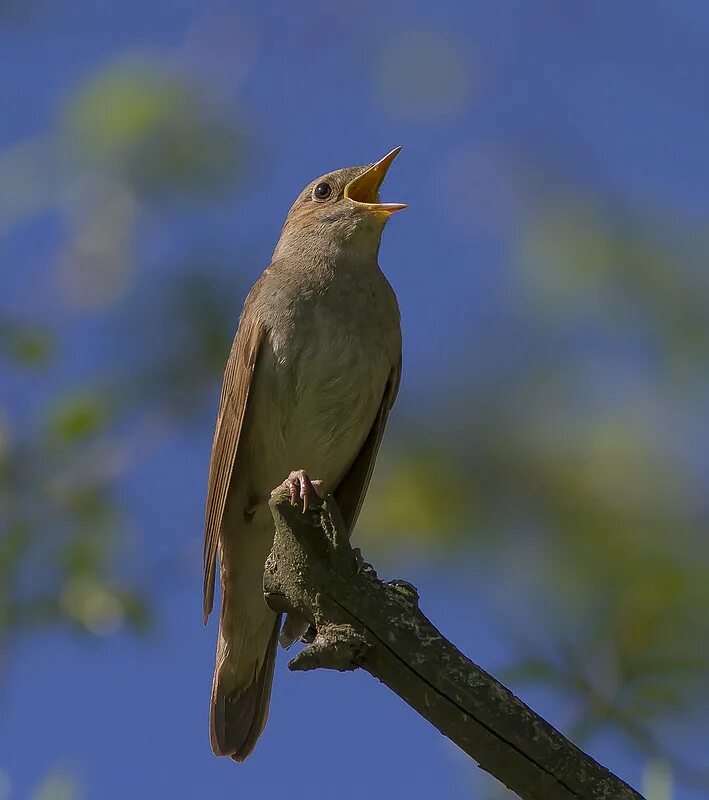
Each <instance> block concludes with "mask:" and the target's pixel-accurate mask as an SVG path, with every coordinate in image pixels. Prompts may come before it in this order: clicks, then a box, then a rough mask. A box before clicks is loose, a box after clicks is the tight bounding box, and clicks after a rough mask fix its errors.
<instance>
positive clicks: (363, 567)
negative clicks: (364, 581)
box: [352, 547, 377, 578]
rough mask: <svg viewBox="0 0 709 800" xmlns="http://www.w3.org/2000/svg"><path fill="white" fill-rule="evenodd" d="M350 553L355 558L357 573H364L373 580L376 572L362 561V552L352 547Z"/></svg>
mask: <svg viewBox="0 0 709 800" xmlns="http://www.w3.org/2000/svg"><path fill="white" fill-rule="evenodd" d="M352 553H353V555H354V557H355V562H356V564H357V573H358V574H359V573H360V572H366V573H368V574H369V575H371V576H372V577H373V578H376V577H377V573H376V570H375V569H374V567H373V566H372V565H371V564H368V563H367V562H366V561H365V560H364V556H363V555H362V551H361V550H360V549H359V547H353V548H352Z"/></svg>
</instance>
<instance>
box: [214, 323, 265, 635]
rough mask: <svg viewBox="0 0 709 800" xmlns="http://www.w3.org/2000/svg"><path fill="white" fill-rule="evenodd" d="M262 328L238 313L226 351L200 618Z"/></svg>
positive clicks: (218, 415) (262, 333)
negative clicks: (236, 328) (238, 321)
mask: <svg viewBox="0 0 709 800" xmlns="http://www.w3.org/2000/svg"><path fill="white" fill-rule="evenodd" d="M264 333H265V328H264V326H263V324H262V323H261V322H259V321H258V319H257V318H256V315H254V314H247V313H246V311H245V313H244V314H242V318H241V322H240V323H239V329H238V331H237V332H236V337H235V339H234V344H233V345H232V348H231V353H230V354H229V360H228V361H227V365H226V370H225V372H224V383H223V384H222V394H221V398H220V400H219V412H218V414H217V424H216V428H215V431H214V441H213V442H212V456H211V460H210V462H209V483H208V485H207V507H206V511H205V530H204V606H203V610H204V621H205V623H206V622H207V619H208V617H209V614H210V612H211V610H212V606H213V604H214V573H215V568H216V561H217V545H218V542H219V531H220V528H221V525H222V518H223V517H224V509H225V508H226V501H227V495H228V494H229V486H230V483H231V476H232V472H233V470H234V462H235V461H236V454H237V450H238V447H239V439H240V437H241V431H242V426H243V422H244V417H245V415H246V406H247V403H248V400H249V392H250V389H251V382H252V378H253V375H254V370H255V368H256V361H257V359H258V355H259V350H260V348H261V343H262V342H263V337H264Z"/></svg>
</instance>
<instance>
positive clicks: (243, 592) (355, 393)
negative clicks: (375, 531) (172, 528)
mask: <svg viewBox="0 0 709 800" xmlns="http://www.w3.org/2000/svg"><path fill="white" fill-rule="evenodd" d="M399 150H400V148H396V149H395V150H392V151H391V152H390V153H389V154H388V155H386V156H384V158H382V159H381V160H380V161H377V162H376V163H375V164H370V165H367V166H363V167H349V168H346V169H340V170H337V171H336V172H331V173H328V174H327V175H323V176H322V177H321V178H318V179H317V180H315V181H313V182H312V183H310V184H309V185H308V186H306V187H305V189H304V190H303V191H302V192H301V194H300V195H299V197H298V199H297V200H296V201H295V203H294V204H293V206H292V208H291V210H290V212H289V213H288V216H287V218H286V221H285V224H284V226H283V230H282V231H281V236H280V239H279V241H278V245H277V246H276V249H275V251H274V253H273V257H272V260H271V265H270V266H269V267H268V269H266V270H265V271H264V273H263V274H262V275H261V277H260V278H259V280H258V281H257V282H256V284H255V285H254V286H253V288H252V289H251V291H250V292H249V295H248V297H247V298H246V302H245V303H244V308H243V311H242V313H241V319H240V321H239V328H238V330H237V332H236V337H235V339H234V343H233V345H232V348H231V353H230V355H229V360H228V362H227V365H226V371H225V374H224V383H223V386H222V393H221V399H220V403H219V412H218V414H217V423H216V430H215V433H214V442H213V444H212V456H211V462H210V465H209V485H208V489H207V507H206V523H205V539H204V620H205V623H206V621H207V618H208V617H209V614H210V612H211V610H212V606H213V602H214V581H215V568H216V560H217V554H218V555H219V563H220V576H221V601H222V605H221V615H220V618H219V635H218V640H217V659H216V668H215V672H214V682H213V685H212V700H211V714H210V728H211V744H212V750H213V751H214V753H215V754H216V755H220V756H231V758H233V759H234V760H235V761H243V760H244V759H245V758H246V757H247V756H248V755H249V753H251V751H252V750H253V748H254V745H255V744H256V740H257V739H258V737H259V736H260V734H261V732H262V731H263V728H264V725H265V724H266V718H267V716H268V706H269V700H270V695H271V684H272V682H273V668H274V663H275V657H276V646H277V643H278V640H279V632H280V640H281V643H282V644H283V645H284V646H288V645H289V644H290V643H291V642H293V641H294V640H295V639H296V638H298V637H299V636H300V635H301V634H302V633H303V631H304V628H305V625H304V624H303V622H302V621H301V620H297V619H296V620H293V619H290V618H289V619H287V620H286V623H285V625H284V627H283V631H282V632H281V631H280V626H281V619H280V615H277V614H275V613H274V612H273V611H271V610H270V609H269V608H268V606H267V605H266V603H265V601H264V597H263V586H262V581H263V570H264V562H265V561H266V557H267V556H268V553H269V551H270V548H271V545H272V543H273V519H272V517H271V515H270V513H269V509H268V505H267V502H266V501H267V500H268V497H269V495H270V491H271V489H272V488H273V487H274V486H276V484H278V482H279V481H281V480H283V476H284V475H286V474H288V473H289V472H290V471H291V470H293V469H294V468H295V467H298V468H299V469H298V470H297V471H295V472H290V475H289V477H288V479H287V480H286V484H287V485H288V487H289V488H290V490H291V497H293V498H295V497H297V495H300V498H301V499H302V502H303V504H304V508H306V507H307V506H308V504H310V503H311V502H312V501H313V500H314V499H315V498H314V497H313V494H314V492H315V489H314V487H313V484H312V483H311V481H310V479H309V477H308V475H313V476H314V477H316V478H318V479H320V481H321V482H322V483H321V485H318V486H317V491H318V493H320V494H322V493H329V492H332V493H333V494H334V496H335V499H336V501H337V503H338V505H339V507H340V510H341V512H342V516H343V519H344V521H345V524H346V525H347V526H348V530H349V531H350V532H351V531H352V528H353V526H354V524H355V521H356V519H357V515H358V513H359V510H360V507H361V505H362V501H363V499H364V495H365V493H366V491H367V486H368V484H369V480H370V478H371V475H372V470H373V468H374V461H375V459H376V456H377V451H378V450H379V444H380V442H381V438H382V433H383V431H384V427H385V425H386V421H387V417H388V415H389V409H390V408H391V406H392V404H393V403H394V400H395V398H396V394H397V390H398V387H399V376H400V373H401V329H400V324H399V307H398V304H397V301H396V296H395V294H394V291H393V290H392V288H391V286H390V285H389V282H388V281H387V279H386V278H385V276H384V274H383V273H382V271H381V269H380V268H379V264H378V260H377V258H378V254H379V243H380V240H381V235H382V231H383V230H384V225H385V224H386V221H387V219H388V218H389V216H390V215H391V214H392V213H393V212H395V211H399V210H400V209H402V208H405V207H406V206H405V205H403V204H402V203H380V202H379V189H380V187H381V184H382V181H383V180H384V176H385V175H386V173H387V170H388V169H389V167H390V165H391V163H392V161H393V160H394V158H395V157H396V155H397V154H398V152H399Z"/></svg>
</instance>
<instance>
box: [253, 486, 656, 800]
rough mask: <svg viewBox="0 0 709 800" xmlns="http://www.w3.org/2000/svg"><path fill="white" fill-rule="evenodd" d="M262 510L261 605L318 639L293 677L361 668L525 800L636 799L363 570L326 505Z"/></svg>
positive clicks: (407, 592) (392, 586)
mask: <svg viewBox="0 0 709 800" xmlns="http://www.w3.org/2000/svg"><path fill="white" fill-rule="evenodd" d="M270 508H271V513H272V514H273V519H274V521H275V524H276V534H275V538H274V543H273V549H272V551H271V554H270V555H269V557H268V560H267V561H266V569H265V573H264V595H265V597H266V602H267V603H268V604H269V606H271V608H273V609H274V610H275V611H279V612H295V613H297V614H298V615H299V616H301V617H303V618H305V619H307V620H308V621H309V622H310V623H311V624H312V626H313V627H314V629H315V631H316V634H315V637H314V639H313V640H312V642H310V643H309V644H308V645H307V646H306V647H305V648H304V649H303V650H302V651H301V652H300V653H298V654H297V655H296V656H295V658H293V660H292V661H291V662H290V663H289V665H288V666H289V668H290V669H292V670H308V669H317V668H326V669H336V670H351V669H356V668H357V667H360V668H361V669H364V670H366V671H367V672H369V673H370V674H371V675H373V676H374V677H375V678H378V679H379V680H380V681H381V682H382V683H384V684H386V685H387V686H388V687H389V688H390V689H391V690H392V691H394V692H396V694H398V695H399V697H401V698H402V699H403V700H405V701H406V702H407V703H408V704H409V705H410V706H411V707H412V708H414V709H415V710H416V711H418V713H419V714H421V716H423V717H424V718H425V719H427V720H428V721H429V722H430V723H431V724H432V725H434V726H435V727H436V728H438V730H439V731H440V732H441V733H443V734H444V735H445V736H447V737H448V738H450V739H451V740H452V741H454V742H455V743H456V744H457V745H458V746H459V747H460V748H461V749H462V750H463V751H464V752H466V753H467V754H468V755H469V756H471V757H472V758H474V759H475V760H476V761H477V762H478V764H479V765H480V766H481V767H482V769H484V770H486V771H487V772H489V773H490V774H491V775H493V776H494V777H495V778H497V779H498V780H499V781H501V782H502V783H503V784H505V786H507V787H508V788H509V789H511V790H512V791H513V792H515V793H516V794H517V795H518V796H519V797H521V798H523V800H611V798H612V800H642V797H641V795H640V794H638V793H637V792H636V791H634V790H633V789H631V788H630V787H629V786H628V785H627V784H626V783H624V782H623V781H622V780H620V779H619V778H617V777H616V776H615V775H613V774H612V773H611V772H609V771H608V770H607V769H605V767H602V766H601V765H600V764H598V763H597V762H596V761H594V760H593V759H592V758H591V757H590V756H588V755H587V754H586V753H584V752H583V751H581V750H579V748H578V747H576V746H575V745H573V744H572V743H571V742H570V741H569V740H568V739H566V738H565V737H564V736H562V734H561V733H559V731H557V730H555V728H553V727H552V726H551V725H550V724H549V723H548V722H546V721H545V720H544V719H542V718H541V717H540V716H538V715H537V714H535V713H534V712H533V711H532V710H531V709H530V708H528V707H527V706H526V705H525V704H524V703H522V701H521V700H518V699H517V698H516V697H515V696H514V695H513V694H512V693H511V692H510V691H509V689H507V688H505V687H504V686H503V685H502V684H501V683H499V682H498V681H496V680H495V678H493V677H492V676H491V675H488V674H487V673H486V672H485V671H484V670H482V669H481V668H480V667H478V666H476V665H475V664H473V662H472V661H470V660H469V659H468V658H466V656H464V655H463V654H462V653H461V652H460V651H459V650H458V649H457V648H456V647H454V646H453V645H452V644H451V643H450V642H449V641H448V640H447V639H445V638H444V637H443V636H442V635H441V634H440V633H439V631H438V630H437V629H436V628H435V627H434V626H433V625H432V624H431V623H430V622H429V620H428V619H427V618H426V617H425V616H424V614H423V613H422V612H421V610H420V609H419V607H418V593H417V591H416V589H415V587H413V586H411V584H409V583H407V582H405V581H391V582H389V583H383V582H382V581H380V580H379V579H378V578H377V576H376V574H375V573H374V570H372V569H371V567H367V566H366V565H365V566H364V567H363V566H362V564H361V561H360V560H358V558H357V556H356V554H355V551H354V550H353V549H352V548H351V547H350V543H349V541H348V538H347V535H346V533H345V528H344V525H343V522H342V518H341V516H340V512H339V509H338V508H337V505H336V504H335V501H334V500H333V498H332V496H328V497H327V498H326V500H325V501H324V502H323V505H322V507H321V508H319V509H317V510H309V511H307V512H306V513H305V514H303V513H301V510H300V508H299V507H294V506H293V505H291V502H290V498H289V496H288V492H287V491H285V490H284V491H278V492H276V493H275V494H274V496H273V497H272V498H271V501H270Z"/></svg>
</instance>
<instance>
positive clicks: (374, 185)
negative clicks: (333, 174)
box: [345, 147, 406, 216]
mask: <svg viewBox="0 0 709 800" xmlns="http://www.w3.org/2000/svg"><path fill="white" fill-rule="evenodd" d="M399 150H401V148H400V147H395V148H394V149H393V150H392V151H391V153H387V154H386V155H385V156H384V158H382V159H380V160H379V161H377V163H376V164H372V166H371V167H370V168H369V169H368V170H367V171H366V172H363V173H362V174H361V175H359V176H358V177H356V178H355V179H354V180H353V181H350V182H349V183H348V184H347V186H345V197H346V198H347V199H348V200H352V202H354V203H358V204H359V205H363V206H367V207H368V209H369V210H371V211H374V212H375V213H381V214H385V215H386V216H388V215H389V214H393V213H394V212H395V211H401V209H402V208H406V203H380V202H379V189H380V188H381V185H382V183H383V181H384V178H385V176H386V174H387V172H388V171H389V167H390V166H391V163H392V161H393V160H394V159H395V158H396V157H397V156H398V155H399Z"/></svg>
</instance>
